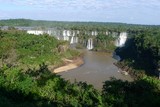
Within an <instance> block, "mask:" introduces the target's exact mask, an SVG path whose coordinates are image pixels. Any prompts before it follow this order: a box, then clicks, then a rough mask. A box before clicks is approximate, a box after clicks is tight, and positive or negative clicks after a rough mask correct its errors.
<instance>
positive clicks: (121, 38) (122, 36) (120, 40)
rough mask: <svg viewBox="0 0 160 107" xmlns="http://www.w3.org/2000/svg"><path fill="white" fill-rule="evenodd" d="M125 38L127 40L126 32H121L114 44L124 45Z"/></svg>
mask: <svg viewBox="0 0 160 107" xmlns="http://www.w3.org/2000/svg"><path fill="white" fill-rule="evenodd" d="M126 40H127V33H126V32H121V33H120V35H119V37H118V39H117V40H116V42H115V45H116V46H117V47H123V46H124V45H125V42H126Z"/></svg>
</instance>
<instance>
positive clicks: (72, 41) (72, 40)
mask: <svg viewBox="0 0 160 107" xmlns="http://www.w3.org/2000/svg"><path fill="white" fill-rule="evenodd" d="M73 43H74V36H72V37H71V41H70V44H73Z"/></svg>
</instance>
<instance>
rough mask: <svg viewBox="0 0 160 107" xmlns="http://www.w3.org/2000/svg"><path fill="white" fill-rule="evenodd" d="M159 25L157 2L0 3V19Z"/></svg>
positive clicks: (35, 0)
mask: <svg viewBox="0 0 160 107" xmlns="http://www.w3.org/2000/svg"><path fill="white" fill-rule="evenodd" d="M12 18H14V19H15V18H26V19H35V20H53V21H54V20H56V21H97V22H123V23H133V24H153V25H160V0H0V19H12Z"/></svg>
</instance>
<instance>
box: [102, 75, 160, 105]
mask: <svg viewBox="0 0 160 107" xmlns="http://www.w3.org/2000/svg"><path fill="white" fill-rule="evenodd" d="M102 96H103V99H104V102H106V103H107V104H108V105H109V106H113V107H158V106H160V87H159V86H158V85H156V84H153V83H152V82H149V81H147V80H145V79H143V80H137V81H134V82H127V81H122V80H117V79H115V78H111V80H110V81H105V83H104V85H103V91H102Z"/></svg>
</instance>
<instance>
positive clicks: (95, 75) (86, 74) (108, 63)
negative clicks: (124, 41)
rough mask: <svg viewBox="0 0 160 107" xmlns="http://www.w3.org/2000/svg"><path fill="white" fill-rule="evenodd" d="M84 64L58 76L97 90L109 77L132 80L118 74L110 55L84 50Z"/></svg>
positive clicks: (127, 76)
mask: <svg viewBox="0 0 160 107" xmlns="http://www.w3.org/2000/svg"><path fill="white" fill-rule="evenodd" d="M84 62H85V63H84V64H83V65H82V66H80V67H79V68H76V69H73V70H69V71H67V72H61V73H58V74H59V75H61V77H62V78H64V79H66V80H70V81H71V82H74V81H75V80H76V81H83V82H87V83H88V84H92V85H93V86H94V87H95V88H96V89H98V90H101V89H102V86H103V82H104V81H106V80H110V78H111V77H115V78H117V79H122V80H128V81H132V80H133V79H132V78H131V77H130V76H129V75H123V74H121V73H119V72H118V68H117V67H116V66H115V65H114V64H113V63H114V62H116V60H115V59H113V58H112V55H111V54H106V53H104V52H93V51H87V50H85V51H84Z"/></svg>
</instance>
